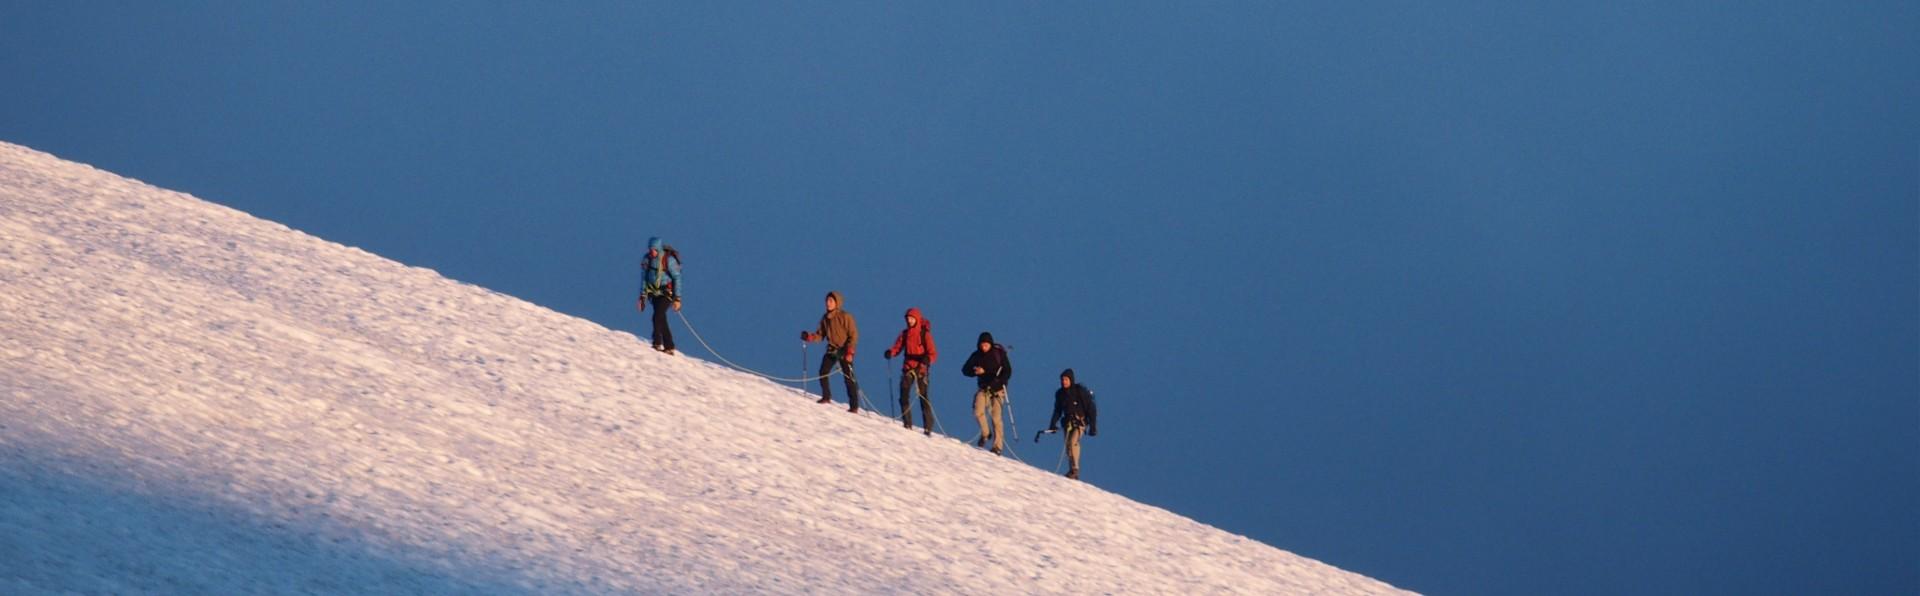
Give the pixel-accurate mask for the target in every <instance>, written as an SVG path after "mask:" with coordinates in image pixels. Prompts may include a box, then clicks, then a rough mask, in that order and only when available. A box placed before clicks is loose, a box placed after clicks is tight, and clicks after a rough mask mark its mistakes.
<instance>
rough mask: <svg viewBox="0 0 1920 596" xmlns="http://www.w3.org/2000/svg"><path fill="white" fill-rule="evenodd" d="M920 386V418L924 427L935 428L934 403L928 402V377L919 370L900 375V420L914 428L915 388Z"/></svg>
mask: <svg viewBox="0 0 1920 596" xmlns="http://www.w3.org/2000/svg"><path fill="white" fill-rule="evenodd" d="M916 384H917V385H919V386H920V418H921V419H923V420H925V421H926V422H925V423H924V425H923V426H925V427H926V428H933V402H931V401H928V400H927V375H925V374H921V372H920V371H918V370H913V369H908V370H907V371H906V372H903V373H901V375H900V420H902V421H905V422H906V423H907V426H913V408H912V407H911V405H912V403H913V401H912V397H913V386H914V385H916Z"/></svg>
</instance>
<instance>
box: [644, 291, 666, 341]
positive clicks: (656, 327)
mask: <svg viewBox="0 0 1920 596" xmlns="http://www.w3.org/2000/svg"><path fill="white" fill-rule="evenodd" d="M645 299H646V301H647V306H648V307H651V308H652V309H653V312H652V313H649V314H648V320H650V321H653V335H652V339H653V349H655V350H659V349H662V348H661V347H660V329H661V328H662V327H664V326H665V325H664V324H663V322H664V321H666V318H665V317H662V316H660V300H659V299H658V298H657V297H654V296H647V297H646V298H645Z"/></svg>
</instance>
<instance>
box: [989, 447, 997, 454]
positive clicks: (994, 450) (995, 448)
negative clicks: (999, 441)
mask: <svg viewBox="0 0 1920 596" xmlns="http://www.w3.org/2000/svg"><path fill="white" fill-rule="evenodd" d="M988 451H992V452H993V454H994V455H1000V448H999V447H994V448H992V449H988Z"/></svg>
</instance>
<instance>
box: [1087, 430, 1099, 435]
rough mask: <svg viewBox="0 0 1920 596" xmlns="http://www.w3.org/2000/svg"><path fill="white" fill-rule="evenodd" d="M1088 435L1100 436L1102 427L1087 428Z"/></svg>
mask: <svg viewBox="0 0 1920 596" xmlns="http://www.w3.org/2000/svg"><path fill="white" fill-rule="evenodd" d="M1087 436H1089V437H1098V436H1100V429H1097V428H1089V429H1087Z"/></svg>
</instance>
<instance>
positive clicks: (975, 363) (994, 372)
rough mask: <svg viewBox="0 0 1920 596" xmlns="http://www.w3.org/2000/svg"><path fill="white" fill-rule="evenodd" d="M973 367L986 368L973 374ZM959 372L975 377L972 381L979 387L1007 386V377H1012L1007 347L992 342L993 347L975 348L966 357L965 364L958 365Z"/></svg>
mask: <svg viewBox="0 0 1920 596" xmlns="http://www.w3.org/2000/svg"><path fill="white" fill-rule="evenodd" d="M974 367H980V368H981V369H983V370H986V371H987V372H986V374H981V375H974V374H973V369H974ZM960 374H963V375H966V376H969V377H975V379H974V382H975V383H977V384H979V386H980V388H981V389H993V390H996V391H997V390H1000V389H1005V388H1006V386H1007V379H1010V378H1013V362H1011V361H1009V360H1007V349H1006V348H1002V347H1000V345H999V344H994V346H993V349H991V350H987V351H985V352H982V351H980V350H979V349H975V350H974V351H973V355H972V356H968V357H967V362H966V364H962V365H960Z"/></svg>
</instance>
